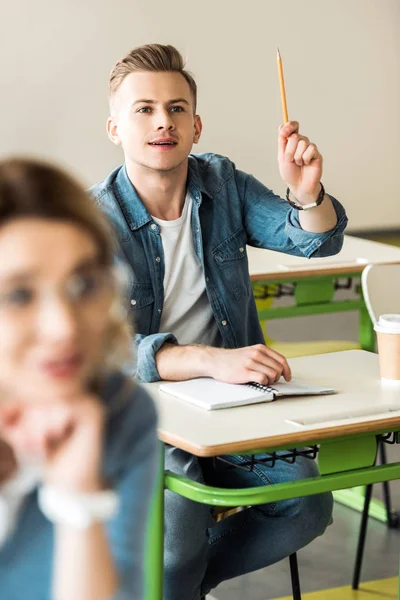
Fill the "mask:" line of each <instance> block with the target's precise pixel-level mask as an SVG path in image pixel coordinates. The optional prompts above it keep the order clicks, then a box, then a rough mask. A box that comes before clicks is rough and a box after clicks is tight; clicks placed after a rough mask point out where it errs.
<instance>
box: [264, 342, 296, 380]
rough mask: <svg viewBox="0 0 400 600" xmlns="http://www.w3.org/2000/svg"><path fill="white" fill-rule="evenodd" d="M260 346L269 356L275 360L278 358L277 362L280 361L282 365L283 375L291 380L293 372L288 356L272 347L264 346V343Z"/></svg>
mask: <svg viewBox="0 0 400 600" xmlns="http://www.w3.org/2000/svg"><path fill="white" fill-rule="evenodd" d="M260 347H261V349H263V350H262V351H264V352H265V354H266V355H267V356H269V357H271V358H273V359H274V360H276V362H278V363H280V365H281V366H282V375H283V377H284V378H285V380H286V381H290V380H291V378H292V372H291V370H290V367H289V363H288V361H287V360H286V358H285V357H284V356H283V354H280V353H279V352H277V351H276V350H273V349H272V348H268V347H267V346H263V345H262V344H260Z"/></svg>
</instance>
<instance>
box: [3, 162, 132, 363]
mask: <svg viewBox="0 0 400 600" xmlns="http://www.w3.org/2000/svg"><path fill="white" fill-rule="evenodd" d="M26 217H37V218H40V219H49V220H61V221H69V222H70V223H73V224H75V225H77V226H79V227H81V228H83V229H85V230H86V231H87V233H88V234H89V235H91V237H92V238H93V239H94V241H95V242H96V245H97V248H98V251H99V262H100V265H101V266H103V267H104V268H105V269H106V270H108V271H109V273H110V275H112V274H113V272H114V267H113V262H114V253H115V246H114V240H113V236H112V234H111V231H110V227H109V225H108V223H107V221H106V219H105V217H104V216H103V214H102V213H101V211H100V210H99V209H98V208H97V206H96V205H95V203H94V201H93V200H92V199H91V198H90V196H89V194H88V193H87V192H86V191H85V190H84V188H83V187H82V185H81V184H80V183H78V182H77V181H76V180H75V179H74V178H73V177H71V176H70V175H69V174H67V173H66V172H65V171H63V170H61V169H60V168H58V167H56V166H54V165H51V164H49V163H45V162H41V161H38V160H34V159H26V158H12V159H6V160H3V161H0V228H1V226H2V225H5V224H6V223H8V222H9V221H12V220H14V219H18V218H26ZM113 276H115V274H114V275H113ZM113 287H114V289H115V297H114V299H113V305H112V309H111V311H110V322H109V328H108V331H107V340H106V342H105V348H106V349H107V352H106V355H105V357H104V362H105V365H106V367H107V368H120V367H121V364H123V363H124V362H126V361H127V360H129V358H130V357H131V350H130V347H131V344H130V340H131V336H132V332H131V331H130V327H129V325H128V319H127V318H126V313H125V311H124V298H123V288H122V285H121V283H120V282H119V283H118V282H117V281H116V283H115V285H114V286H113Z"/></svg>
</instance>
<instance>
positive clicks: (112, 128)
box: [107, 117, 121, 146]
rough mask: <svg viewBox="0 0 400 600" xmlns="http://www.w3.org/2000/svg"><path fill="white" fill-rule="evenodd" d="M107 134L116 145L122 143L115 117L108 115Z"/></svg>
mask: <svg viewBox="0 0 400 600" xmlns="http://www.w3.org/2000/svg"><path fill="white" fill-rule="evenodd" d="M107 135H108V137H109V138H110V140H111V141H112V143H113V144H115V145H116V146H120V145H121V140H120V137H119V135H118V125H117V123H116V122H115V117H108V119H107Z"/></svg>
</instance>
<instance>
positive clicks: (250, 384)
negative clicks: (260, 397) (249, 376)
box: [245, 381, 277, 392]
mask: <svg viewBox="0 0 400 600" xmlns="http://www.w3.org/2000/svg"><path fill="white" fill-rule="evenodd" d="M245 385H246V387H249V388H251V389H252V390H257V391H258V392H277V390H276V389H275V388H273V387H271V386H270V385H263V384H262V383H257V382H256V381H249V382H248V383H246V384H245Z"/></svg>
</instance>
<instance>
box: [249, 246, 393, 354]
mask: <svg viewBox="0 0 400 600" xmlns="http://www.w3.org/2000/svg"><path fill="white" fill-rule="evenodd" d="M247 254H248V260H249V271H250V278H251V281H252V284H253V290H254V295H255V296H256V298H260V299H263V298H273V297H280V296H288V295H289V296H293V297H294V304H293V305H291V306H278V307H276V306H272V308H271V307H268V308H265V309H259V318H260V321H264V320H271V319H278V318H285V317H296V316H304V315H317V314H323V313H335V312H345V311H353V310H357V311H358V312H359V342H360V346H361V348H363V349H364V350H369V351H373V350H374V347H375V334H374V331H373V327H372V324H371V320H370V318H369V315H368V312H367V309H366V307H365V303H364V300H363V297H362V292H361V286H360V284H359V277H360V274H361V272H362V270H363V268H364V267H365V265H366V264H368V263H376V262H384V263H385V262H386V263H394V262H400V248H397V247H394V246H389V245H388V244H380V243H377V242H371V241H369V240H363V239H359V238H355V237H352V236H348V235H346V236H345V237H344V244H343V248H342V250H341V252H340V253H339V254H337V255H336V256H330V257H327V258H312V259H307V258H299V257H297V256H288V255H286V254H281V253H279V252H272V251H270V250H261V249H259V248H252V247H250V246H248V247H247ZM342 279H345V280H346V281H345V282H344V283H343V282H340V283H339V280H342ZM340 286H341V287H343V286H344V287H347V288H348V289H353V288H354V291H355V293H356V296H357V297H356V299H351V300H344V301H343V300H341V301H340V300H337V299H335V295H336V291H337V289H338V287H340Z"/></svg>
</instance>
